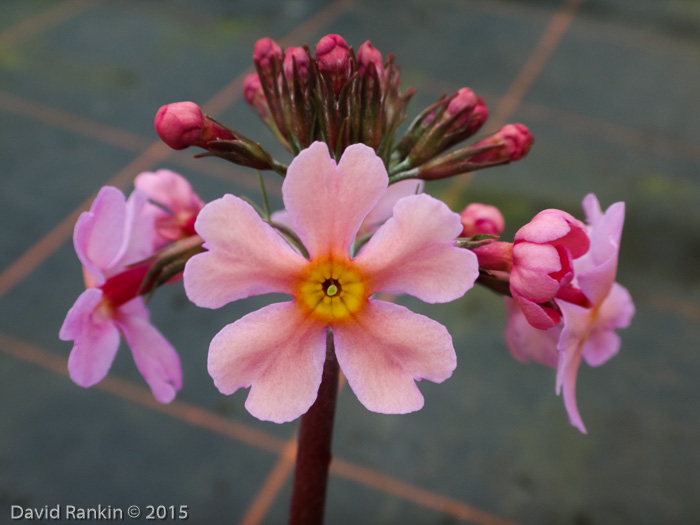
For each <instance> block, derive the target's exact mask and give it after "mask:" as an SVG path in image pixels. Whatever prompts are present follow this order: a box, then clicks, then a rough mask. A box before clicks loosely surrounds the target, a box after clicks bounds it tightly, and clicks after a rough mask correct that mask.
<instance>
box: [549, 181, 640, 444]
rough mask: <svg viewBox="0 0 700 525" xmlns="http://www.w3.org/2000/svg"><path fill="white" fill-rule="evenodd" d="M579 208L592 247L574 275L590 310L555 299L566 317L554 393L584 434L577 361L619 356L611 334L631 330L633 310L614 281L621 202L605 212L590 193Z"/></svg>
mask: <svg viewBox="0 0 700 525" xmlns="http://www.w3.org/2000/svg"><path fill="white" fill-rule="evenodd" d="M583 209H584V211H585V212H586V220H587V222H588V225H589V226H588V235H589V237H590V239H591V248H590V250H589V252H588V253H587V254H586V255H584V256H583V257H581V258H580V259H578V260H576V261H574V270H575V272H576V281H577V284H578V286H579V287H580V288H581V291H582V292H583V293H584V294H585V295H586V297H587V298H588V299H589V300H590V302H591V303H592V307H591V308H582V307H581V306H578V305H576V304H572V303H568V302H565V301H561V300H557V304H558V305H559V307H560V308H561V311H562V315H563V317H564V328H563V330H562V333H561V336H560V338H559V343H558V344H557V350H558V352H559V363H558V366H557V393H561V392H562V391H563V393H564V405H565V406H566V410H567V412H568V413H569V420H570V421H571V424H572V425H574V426H575V427H577V428H578V429H579V430H581V432H584V433H585V432H586V429H585V427H584V425H583V421H582V420H581V416H580V415H579V412H578V407H577V404H576V375H577V373H578V367H579V365H580V364H581V358H583V359H585V360H586V362H587V363H588V364H589V365H591V366H599V365H602V364H603V363H605V362H606V361H607V360H608V359H610V358H611V357H613V356H614V355H615V354H617V352H618V350H619V349H620V338H619V336H618V335H617V334H616V333H615V329H616V328H626V327H627V326H629V324H630V322H631V321H632V317H633V316H634V311H635V309H634V303H633V302H632V298H631V296H630V294H629V292H628V291H627V289H626V288H624V287H623V286H621V285H619V284H617V283H616V282H615V275H616V274H617V257H618V252H619V249H620V237H621V236H622V226H623V223H624V220H625V203H624V202H617V203H615V204H613V205H612V206H610V207H609V208H608V209H607V211H606V212H605V213H603V212H602V211H601V209H600V204H599V203H598V199H596V197H595V195H593V194H592V193H591V194H589V195H587V196H586V198H585V199H584V200H583Z"/></svg>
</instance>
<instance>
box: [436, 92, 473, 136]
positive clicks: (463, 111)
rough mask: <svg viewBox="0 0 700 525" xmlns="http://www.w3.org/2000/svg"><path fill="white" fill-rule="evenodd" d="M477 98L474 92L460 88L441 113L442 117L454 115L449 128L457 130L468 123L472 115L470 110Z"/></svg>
mask: <svg viewBox="0 0 700 525" xmlns="http://www.w3.org/2000/svg"><path fill="white" fill-rule="evenodd" d="M477 102H478V99H477V98H476V95H475V94H474V92H473V91H472V90H471V89H469V88H466V87H465V88H461V89H460V90H459V91H457V93H455V94H454V96H453V97H452V98H451V99H450V102H449V104H447V109H446V110H445V113H444V114H443V119H447V118H452V117H456V119H455V121H454V122H453V123H452V126H450V128H451V129H452V130H455V131H456V130H457V129H459V128H462V127H464V126H465V125H466V124H468V123H469V121H470V120H471V117H472V111H473V110H474V108H475V107H476V104H477Z"/></svg>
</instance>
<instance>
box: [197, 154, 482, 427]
mask: <svg viewBox="0 0 700 525" xmlns="http://www.w3.org/2000/svg"><path fill="white" fill-rule="evenodd" d="M387 184H388V176H387V173H386V169H385V168H384V165H383V163H382V161H381V159H380V158H379V157H377V155H376V154H375V153H374V151H373V150H372V149H371V148H369V147H367V146H365V145H363V144H356V145H352V146H349V147H348V148H347V149H346V150H345V152H344V154H343V156H342V158H341V159H340V162H339V163H338V164H337V165H336V163H335V161H334V160H332V158H331V157H330V155H329V153H328V148H327V146H326V145H325V144H323V143H320V142H316V143H314V144H312V145H311V146H310V147H309V148H308V149H306V150H304V151H302V152H301V153H300V154H299V155H298V156H297V157H296V158H295V159H294V160H293V161H292V163H291V164H290V166H289V169H288V170H287V175H286V177H285V180H284V183H283V186H282V196H283V200H284V204H285V208H286V210H287V212H288V213H289V219H290V223H291V225H292V227H293V229H294V231H295V232H296V233H297V234H298V236H299V238H300V239H301V241H302V242H303V244H304V246H305V248H306V249H307V251H308V253H309V254H310V259H305V258H304V257H302V256H301V255H299V254H298V253H297V251H295V250H294V249H293V248H291V247H290V246H289V245H288V244H287V243H286V242H285V241H284V240H283V239H282V237H281V236H280V235H279V234H278V233H277V232H276V231H275V230H274V229H273V228H272V227H270V226H269V225H268V224H266V223H265V222H264V221H263V220H262V219H261V218H260V217H259V216H258V214H257V213H256V212H255V210H254V209H253V208H252V207H251V206H250V205H249V204H247V203H246V202H245V201H243V200H241V199H239V198H237V197H234V196H232V195H225V196H224V197H223V198H221V199H218V200H216V201H213V202H211V203H209V204H207V205H206V206H205V207H204V209H203V210H202V211H201V213H200V214H199V217H198V218H197V222H196V224H195V228H196V230H197V232H198V233H199V234H200V235H201V236H202V238H203V239H204V240H205V244H204V246H205V248H207V250H208V251H207V252H205V253H202V254H199V255H196V256H194V257H193V258H192V259H190V260H189V262H188V263H187V266H186V268H185V290H186V292H187V295H188V297H189V298H190V300H192V301H193V302H194V303H195V304H197V305H199V306H203V307H209V308H219V307H221V306H223V305H225V304H227V303H229V302H231V301H235V300H238V299H242V298H244V297H249V296H251V295H258V294H263V293H269V292H281V293H285V294H288V295H290V296H291V297H292V300H291V301H289V302H283V303H277V304H272V305H269V306H267V307H264V308H262V309H261V310H258V311H257V312H253V313H251V314H248V315H246V316H245V317H243V318H241V319H239V320H238V321H236V322H234V323H233V324H230V325H228V326H226V327H225V328H224V329H223V330H221V331H220V332H219V333H218V334H217V335H216V336H215V337H214V339H213V340H212V342H211V345H210V347H209V360H208V367H209V373H210V375H211V376H212V378H213V379H214V383H215V384H216V386H217V388H218V389H219V390H220V391H221V392H222V393H224V394H231V393H233V392H235V391H236V390H238V389H239V388H246V387H251V389H250V393H249V395H248V399H247V401H246V408H247V409H248V411H249V412H250V413H251V414H253V415H254V416H255V417H257V418H259V419H263V420H270V421H275V422H278V423H281V422H285V421H290V420H293V419H295V418H297V417H299V416H300V415H302V414H303V413H304V412H306V411H307V410H308V409H309V407H310V406H311V405H312V404H313V402H314V401H315V399H316V394H317V391H318V387H319V384H320V382H321V373H322V370H323V365H324V361H325V338H326V331H327V329H328V328H329V327H330V328H332V330H333V337H334V340H335V348H336V356H337V358H338V362H339V364H340V366H341V368H342V370H343V372H344V374H345V376H346V378H347V380H348V383H349V385H350V387H351V388H352V390H353V391H354V392H355V394H356V395H357V397H358V399H359V400H360V401H361V402H362V403H363V404H364V405H365V406H366V407H367V408H369V409H370V410H373V411H376V412H382V413H406V412H411V411H414V410H418V409H419V408H421V407H422V405H423V396H422V395H421V393H420V391H419V390H418V388H417V386H416V384H415V381H416V380H421V379H428V380H430V381H434V382H442V381H444V380H445V379H447V378H448V377H450V375H451V374H452V371H453V370H454V368H455V366H456V356H455V352H454V348H453V346H452V338H451V337H450V335H449V333H448V332H447V330H446V329H445V327H444V326H442V325H440V324H439V323H437V322H435V321H432V320H430V319H428V318H427V317H424V316H422V315H418V314H415V313H413V312H411V311H409V310H408V309H406V308H404V307H403V306H398V305H395V304H392V303H387V302H384V301H381V300H374V299H370V296H372V295H373V294H375V293H376V292H380V291H384V292H390V293H408V294H411V295H414V296H416V297H418V298H419V299H422V300H424V301H426V302H446V301H451V300H454V299H456V298H458V297H460V296H462V295H463V294H464V293H465V292H466V291H467V290H468V289H469V288H471V287H472V285H473V283H474V280H475V279H476V277H477V274H478V268H477V262H476V257H475V256H474V254H472V253H471V252H469V251H468V250H463V249H459V248H456V247H455V246H454V239H455V237H456V236H457V235H458V234H459V233H460V231H461V229H462V226H461V223H460V220H459V215H457V214H455V213H452V212H451V211H450V210H449V209H448V208H447V206H445V204H444V203H442V202H440V201H438V200H436V199H434V198H432V197H430V196H428V195H424V194H423V195H415V196H410V197H406V198H404V199H401V200H400V201H399V202H398V203H396V205H395V207H394V215H393V217H392V218H391V219H389V220H388V221H387V222H386V223H385V224H384V225H383V226H381V227H380V228H379V229H378V230H377V232H376V233H375V234H374V236H373V237H372V239H371V240H370V241H369V242H368V243H367V244H366V245H365V246H364V248H363V249H362V250H361V251H360V253H359V254H358V255H357V256H356V257H354V258H352V257H351V256H350V254H349V249H350V246H351V245H352V243H353V242H354V240H355V237H356V234H357V232H358V230H359V228H360V225H361V224H362V223H363V221H364V220H365V218H366V216H367V214H368V213H369V212H370V210H372V208H373V207H374V206H375V205H376V203H377V201H378V200H379V199H380V198H381V196H382V195H383V194H384V193H385V191H386V188H387Z"/></svg>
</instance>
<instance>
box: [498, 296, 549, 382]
mask: <svg viewBox="0 0 700 525" xmlns="http://www.w3.org/2000/svg"><path fill="white" fill-rule="evenodd" d="M505 303H506V311H507V312H508V324H507V325H506V345H507V346H508V349H509V350H510V353H511V354H513V357H515V358H516V359H517V360H518V361H522V362H524V363H527V362H528V361H530V360H533V361H535V362H537V363H540V364H543V365H547V366H551V367H553V368H556V366H557V361H558V359H559V355H558V354H557V340H558V339H559V334H560V333H561V329H559V328H553V329H550V330H539V329H537V328H534V327H533V326H532V325H531V324H530V323H529V322H528V320H527V318H526V317H525V315H524V314H523V312H522V310H521V309H520V308H519V307H518V303H517V302H516V301H514V300H513V299H511V298H509V297H505Z"/></svg>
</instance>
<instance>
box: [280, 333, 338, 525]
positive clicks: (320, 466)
mask: <svg viewBox="0 0 700 525" xmlns="http://www.w3.org/2000/svg"><path fill="white" fill-rule="evenodd" d="M338 374H339V372H338V361H337V360H336V358H335V348H334V346H333V334H332V333H331V331H330V330H329V331H328V335H327V338H326V363H325V365H324V367H323V379H322V380H321V386H320V387H319V389H318V397H317V398H316V402H315V403H314V404H313V405H312V406H311V408H310V409H309V411H308V412H307V413H306V414H304V415H303V416H302V417H301V426H300V427H299V441H298V446H297V460H296V468H295V471H294V487H293V489H292V505H291V509H290V512H289V524H290V525H320V524H322V523H323V511H324V507H325V504H326V486H327V484H328V467H329V466H330V463H331V439H332V435H333V417H334V415H335V402H336V399H337V397H338Z"/></svg>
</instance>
